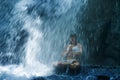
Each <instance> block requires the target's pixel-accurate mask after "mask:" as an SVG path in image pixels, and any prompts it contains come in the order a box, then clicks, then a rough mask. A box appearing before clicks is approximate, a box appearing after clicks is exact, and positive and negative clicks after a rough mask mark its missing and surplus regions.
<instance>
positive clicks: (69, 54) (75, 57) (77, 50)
mask: <svg viewBox="0 0 120 80" xmlns="http://www.w3.org/2000/svg"><path fill="white" fill-rule="evenodd" d="M81 54H82V46H81V44H80V43H78V42H77V37H76V35H75V34H71V35H70V44H69V45H68V46H67V48H66V49H65V51H64V53H63V57H64V60H65V61H66V62H67V63H72V62H80V57H81Z"/></svg>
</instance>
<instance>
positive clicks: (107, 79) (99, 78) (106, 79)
mask: <svg viewBox="0 0 120 80" xmlns="http://www.w3.org/2000/svg"><path fill="white" fill-rule="evenodd" d="M97 80H110V77H109V76H104V75H99V76H97Z"/></svg>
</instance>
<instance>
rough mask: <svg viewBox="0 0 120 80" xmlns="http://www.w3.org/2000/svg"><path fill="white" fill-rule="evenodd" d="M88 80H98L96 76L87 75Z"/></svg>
mask: <svg viewBox="0 0 120 80" xmlns="http://www.w3.org/2000/svg"><path fill="white" fill-rule="evenodd" d="M86 80H97V77H96V76H87V77H86Z"/></svg>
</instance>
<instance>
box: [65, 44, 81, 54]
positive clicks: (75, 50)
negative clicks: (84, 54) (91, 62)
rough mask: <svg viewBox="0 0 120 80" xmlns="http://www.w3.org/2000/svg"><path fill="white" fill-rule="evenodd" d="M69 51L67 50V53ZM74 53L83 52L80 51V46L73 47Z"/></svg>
mask: <svg viewBox="0 0 120 80" xmlns="http://www.w3.org/2000/svg"><path fill="white" fill-rule="evenodd" d="M68 50H69V47H68V48H67V51H68ZM72 51H73V52H81V50H80V45H79V44H78V45H76V46H73V47H72Z"/></svg>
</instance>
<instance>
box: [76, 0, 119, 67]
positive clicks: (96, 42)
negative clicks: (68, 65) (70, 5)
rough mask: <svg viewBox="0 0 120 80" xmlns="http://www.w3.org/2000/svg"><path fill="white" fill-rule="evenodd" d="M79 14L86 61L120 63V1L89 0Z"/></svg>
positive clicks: (80, 32) (92, 62)
mask: <svg viewBox="0 0 120 80" xmlns="http://www.w3.org/2000/svg"><path fill="white" fill-rule="evenodd" d="M81 10H82V11H83V12H79V13H78V14H77V21H78V25H76V26H77V31H78V33H79V37H80V38H81V39H82V41H83V45H84V46H83V47H84V54H85V55H84V59H85V60H86V63H90V64H102V65H120V1H119V0H94V1H93V0H88V2H87V6H84V7H83V8H81V9H80V11H81Z"/></svg>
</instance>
